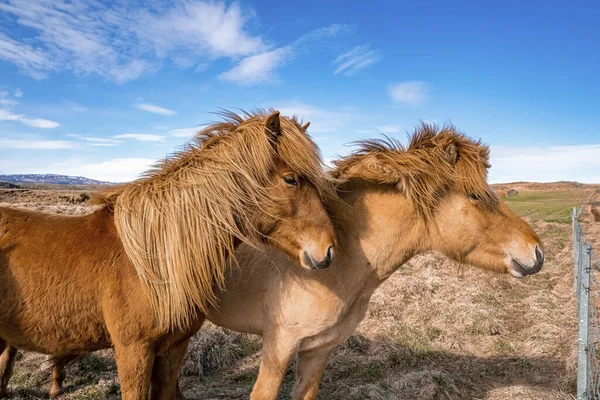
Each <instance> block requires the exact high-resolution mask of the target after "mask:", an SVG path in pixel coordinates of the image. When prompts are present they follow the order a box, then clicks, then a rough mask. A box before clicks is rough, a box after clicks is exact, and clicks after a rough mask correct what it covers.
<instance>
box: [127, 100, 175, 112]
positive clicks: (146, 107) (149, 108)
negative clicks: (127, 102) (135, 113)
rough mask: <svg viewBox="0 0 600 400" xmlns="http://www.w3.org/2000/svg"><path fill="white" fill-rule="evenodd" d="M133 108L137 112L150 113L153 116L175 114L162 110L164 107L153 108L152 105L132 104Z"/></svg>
mask: <svg viewBox="0 0 600 400" xmlns="http://www.w3.org/2000/svg"><path fill="white" fill-rule="evenodd" d="M133 107H135V108H137V109H138V110H142V111H147V112H151V113H154V114H160V115H175V114H177V113H176V112H175V111H173V110H169V109H168V108H164V107H160V106H155V105H154V104H147V103H140V104H134V105H133Z"/></svg>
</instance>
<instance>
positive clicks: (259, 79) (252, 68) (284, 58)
mask: <svg viewBox="0 0 600 400" xmlns="http://www.w3.org/2000/svg"><path fill="white" fill-rule="evenodd" d="M347 30H348V27H347V26H346V25H340V24H332V25H329V26H326V27H322V28H318V29H314V30H312V31H310V32H308V33H305V34H304V35H302V36H300V37H299V38H298V39H296V40H294V41H293V42H292V43H290V44H288V45H287V46H283V47H279V48H277V49H275V50H269V51H263V52H261V53H258V54H253V55H250V56H248V57H246V58H243V59H242V60H241V61H240V62H239V63H238V64H237V65H236V66H235V67H233V68H232V69H230V70H229V71H226V72H224V73H222V74H220V75H219V78H220V79H222V80H226V81H229V82H233V83H237V84H239V85H256V84H261V83H267V82H273V81H277V76H276V74H275V71H276V70H277V68H279V67H281V66H283V65H285V64H286V63H287V62H288V61H290V60H291V59H292V58H293V57H294V56H297V55H298V54H301V53H304V52H307V51H308V50H309V49H310V48H311V47H315V46H322V44H323V41H324V39H326V38H329V37H332V36H335V35H338V34H340V33H344V32H346V31H347Z"/></svg>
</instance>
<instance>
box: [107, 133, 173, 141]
mask: <svg viewBox="0 0 600 400" xmlns="http://www.w3.org/2000/svg"><path fill="white" fill-rule="evenodd" d="M113 138H115V139H135V140H140V141H142V142H164V141H165V136H162V135H154V134H151V133H123V134H121V135H115V136H113Z"/></svg>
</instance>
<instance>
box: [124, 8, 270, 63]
mask: <svg viewBox="0 0 600 400" xmlns="http://www.w3.org/2000/svg"><path fill="white" fill-rule="evenodd" d="M252 17H253V13H252V12H249V13H248V14H247V15H243V14H242V10H241V8H240V6H239V4H238V3H233V4H231V5H230V6H229V7H227V6H226V3H224V2H220V1H216V2H209V1H206V2H204V1H188V2H181V3H179V4H178V5H177V6H175V7H174V8H172V9H170V10H167V11H166V12H164V13H161V14H157V13H150V12H148V11H142V12H140V13H139V16H138V19H139V21H138V23H137V24H135V26H134V27H133V29H134V30H135V31H136V33H137V34H138V35H139V37H140V38H142V39H143V40H147V41H148V42H149V43H150V44H151V45H152V46H153V47H154V49H155V51H156V52H157V54H159V55H166V54H168V53H170V52H174V51H178V50H179V51H181V50H187V51H188V53H190V55H191V56H193V55H194V54H197V53H198V52H200V51H202V50H204V51H205V52H208V53H209V55H210V56H211V57H239V56H245V55H248V54H253V53H257V52H260V51H263V50H264V49H265V48H266V46H265V45H264V43H263V41H262V39H261V38H260V37H255V36H251V35H249V34H248V33H246V32H245V29H244V27H245V25H246V22H247V21H248V20H249V19H251V18H252ZM179 58H180V59H181V58H185V57H182V56H181V55H179ZM190 58H191V57H188V59H190ZM196 58H197V57H196ZM190 61H191V59H190Z"/></svg>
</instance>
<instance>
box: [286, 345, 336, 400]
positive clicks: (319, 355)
mask: <svg viewBox="0 0 600 400" xmlns="http://www.w3.org/2000/svg"><path fill="white" fill-rule="evenodd" d="M332 350H333V347H327V348H319V349H314V350H308V351H300V352H298V363H297V365H296V383H295V385H294V389H293V390H292V399H293V400H316V399H317V398H318V393H319V382H321V376H323V371H324V370H325V366H326V365H327V360H328V359H329V355H330V354H331V351H332Z"/></svg>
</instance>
